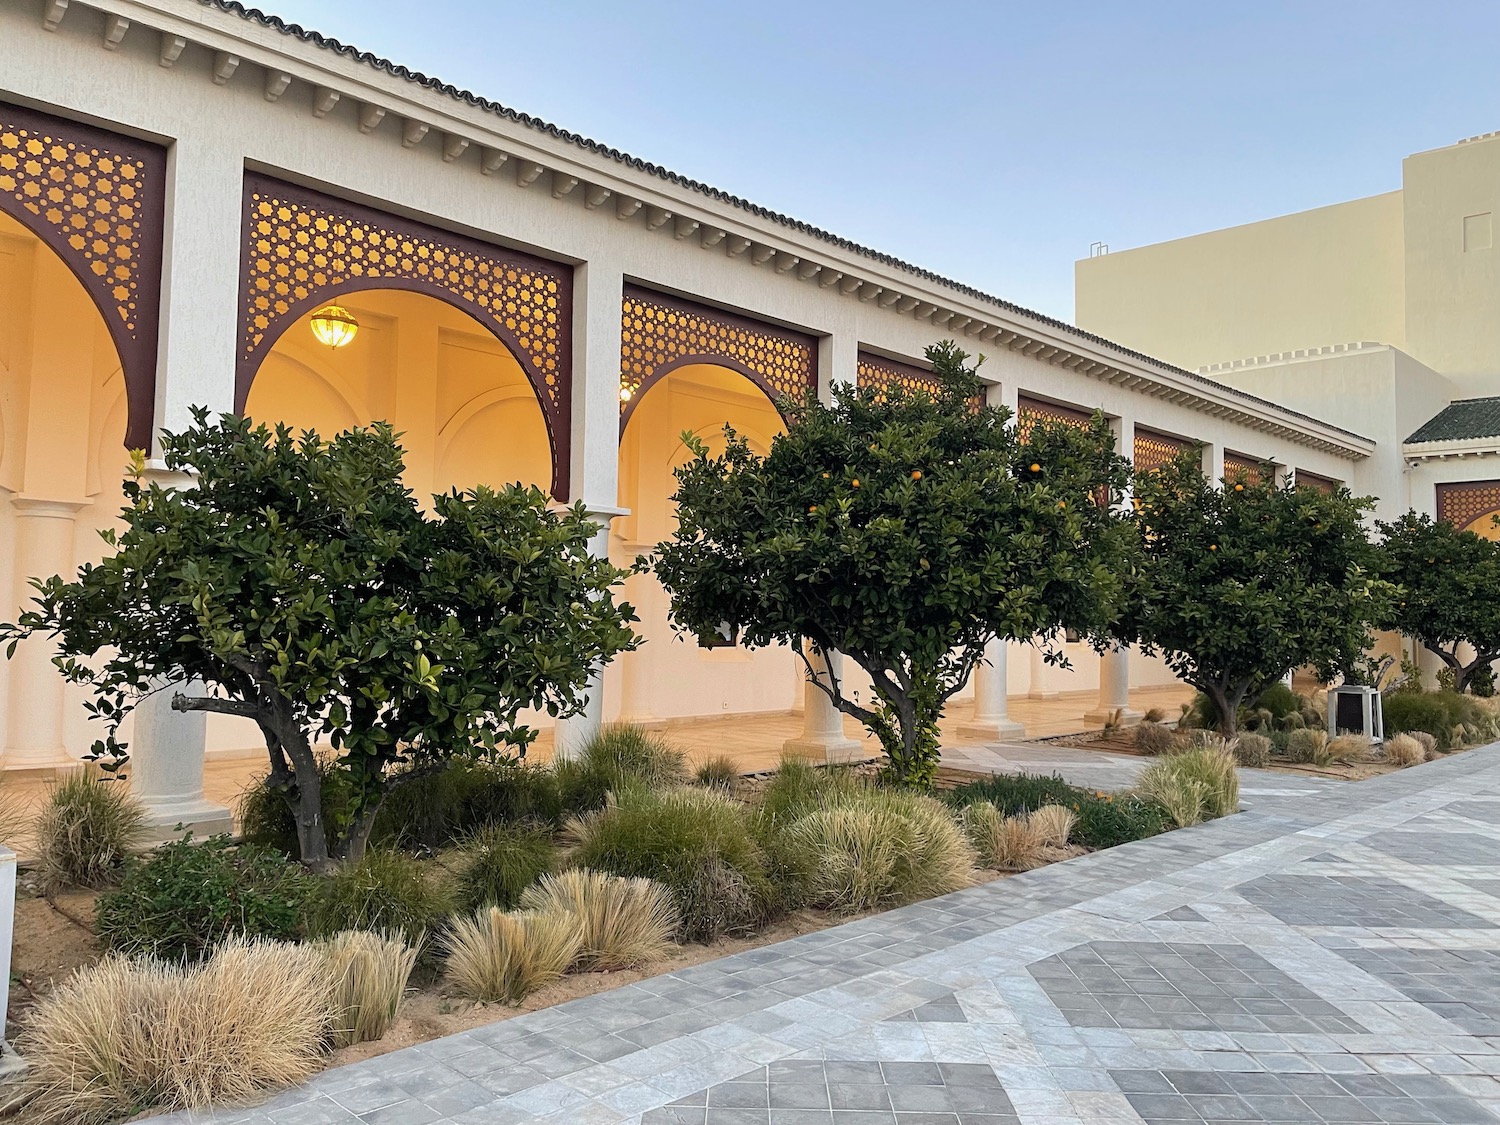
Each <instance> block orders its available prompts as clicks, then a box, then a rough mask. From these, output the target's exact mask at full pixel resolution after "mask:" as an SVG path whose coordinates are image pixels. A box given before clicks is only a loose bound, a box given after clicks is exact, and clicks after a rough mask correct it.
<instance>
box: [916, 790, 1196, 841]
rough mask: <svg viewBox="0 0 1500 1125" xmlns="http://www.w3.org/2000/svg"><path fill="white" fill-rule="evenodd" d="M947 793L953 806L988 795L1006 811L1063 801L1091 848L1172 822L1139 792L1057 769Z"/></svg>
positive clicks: (1075, 835) (1076, 833)
mask: <svg viewBox="0 0 1500 1125" xmlns="http://www.w3.org/2000/svg"><path fill="white" fill-rule="evenodd" d="M943 799H944V800H945V801H946V802H947V804H948V805H949V806H950V807H951V808H955V809H962V808H964V806H966V805H969V804H972V803H974V802H975V801H989V802H990V803H992V804H993V805H994V806H995V807H996V808H997V809H999V810H1000V811H1001V812H1003V813H1005V814H1007V815H1015V814H1017V813H1024V812H1034V811H1036V810H1037V809H1041V808H1045V807H1046V806H1048V805H1061V806H1062V807H1064V808H1066V809H1068V810H1069V811H1071V812H1072V813H1073V814H1074V816H1075V817H1077V820H1076V823H1075V824H1074V826H1073V828H1072V830H1071V832H1070V833H1069V839H1070V841H1071V842H1072V843H1074V844H1076V845H1078V846H1079V847H1082V848H1088V849H1091V850H1097V849H1099V848H1112V847H1115V846H1116V845H1117V844H1127V843H1129V842H1130V841H1132V840H1140V839H1144V838H1145V837H1147V836H1155V835H1157V834H1158V833H1160V832H1164V831H1166V830H1167V829H1168V828H1171V827H1172V821H1171V818H1170V817H1168V816H1167V814H1166V810H1164V809H1163V808H1162V807H1161V806H1160V805H1159V804H1157V803H1156V802H1155V801H1151V800H1147V799H1144V798H1143V797H1141V796H1140V795H1138V794H1131V793H1119V794H1113V793H1100V792H1096V791H1094V790H1092V789H1080V788H1079V787H1078V786H1076V785H1069V784H1068V783H1067V782H1066V781H1064V780H1063V779H1062V778H1060V777H1058V776H1056V775H1053V776H1052V777H1042V776H1039V775H1037V774H1024V773H1021V774H997V775H995V776H994V777H989V778H986V779H984V780H983V781H975V782H970V783H969V784H968V785H963V786H960V787H959V788H957V789H954V790H951V791H949V792H948V793H946V794H944V797H943Z"/></svg>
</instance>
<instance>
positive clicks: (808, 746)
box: [781, 737, 870, 765]
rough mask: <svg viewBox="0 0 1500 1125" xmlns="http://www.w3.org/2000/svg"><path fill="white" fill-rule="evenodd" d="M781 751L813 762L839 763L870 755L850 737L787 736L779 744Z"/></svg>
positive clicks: (861, 759) (858, 760)
mask: <svg viewBox="0 0 1500 1125" xmlns="http://www.w3.org/2000/svg"><path fill="white" fill-rule="evenodd" d="M781 752H782V753H783V754H784V755H786V756H787V757H789V758H806V759H808V760H809V761H813V762H826V763H828V764H829V765H840V764H843V763H845V762H862V761H864V760H865V759H866V758H868V757H869V756H870V755H869V754H868V753H867V752H866V751H865V745H864V743H863V742H856V741H854V739H852V738H837V737H834V738H789V739H787V740H786V741H785V742H783V743H782V744H781Z"/></svg>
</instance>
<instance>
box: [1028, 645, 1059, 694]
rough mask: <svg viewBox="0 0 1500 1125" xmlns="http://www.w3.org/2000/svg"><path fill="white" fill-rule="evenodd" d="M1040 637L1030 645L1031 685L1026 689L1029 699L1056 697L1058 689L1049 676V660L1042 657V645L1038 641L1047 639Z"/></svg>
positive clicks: (1029, 669)
mask: <svg viewBox="0 0 1500 1125" xmlns="http://www.w3.org/2000/svg"><path fill="white" fill-rule="evenodd" d="M1045 639H1046V638H1044V637H1038V638H1037V639H1036V641H1034V642H1032V644H1031V645H1030V651H1029V652H1028V653H1027V660H1028V669H1027V670H1028V671H1029V672H1030V678H1029V681H1028V683H1029V686H1028V688H1027V691H1026V698H1027V699H1056V698H1057V689H1056V688H1055V687H1053V686H1052V682H1051V678H1050V677H1049V676H1048V674H1047V672H1048V666H1047V662H1046V661H1045V660H1043V659H1042V649H1041V645H1040V644H1039V643H1037V642H1040V641H1042V640H1045Z"/></svg>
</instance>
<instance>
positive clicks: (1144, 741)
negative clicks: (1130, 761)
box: [1131, 721, 1174, 757]
mask: <svg viewBox="0 0 1500 1125" xmlns="http://www.w3.org/2000/svg"><path fill="white" fill-rule="evenodd" d="M1173 737H1174V735H1173V732H1172V730H1171V729H1170V728H1168V727H1165V726H1163V725H1162V724H1161V723H1153V722H1149V721H1146V722H1141V723H1138V724H1136V727H1135V730H1134V731H1133V732H1132V733H1131V739H1132V741H1133V742H1134V743H1135V748H1136V749H1137V750H1139V751H1140V752H1141V753H1142V754H1150V755H1152V756H1153V757H1155V756H1156V755H1158V754H1166V753H1168V752H1169V751H1170V750H1171V749H1172V740H1173Z"/></svg>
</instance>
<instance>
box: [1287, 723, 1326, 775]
mask: <svg viewBox="0 0 1500 1125" xmlns="http://www.w3.org/2000/svg"><path fill="white" fill-rule="evenodd" d="M1286 756H1287V759H1288V760H1289V761H1293V762H1297V763H1300V764H1303V765H1312V766H1326V765H1329V764H1331V763H1332V762H1333V756H1332V755H1331V754H1329V752H1328V735H1327V733H1326V732H1324V731H1321V730H1314V729H1312V728H1308V729H1306V730H1294V731H1292V732H1291V733H1290V734H1289V735H1287V740H1286Z"/></svg>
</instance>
